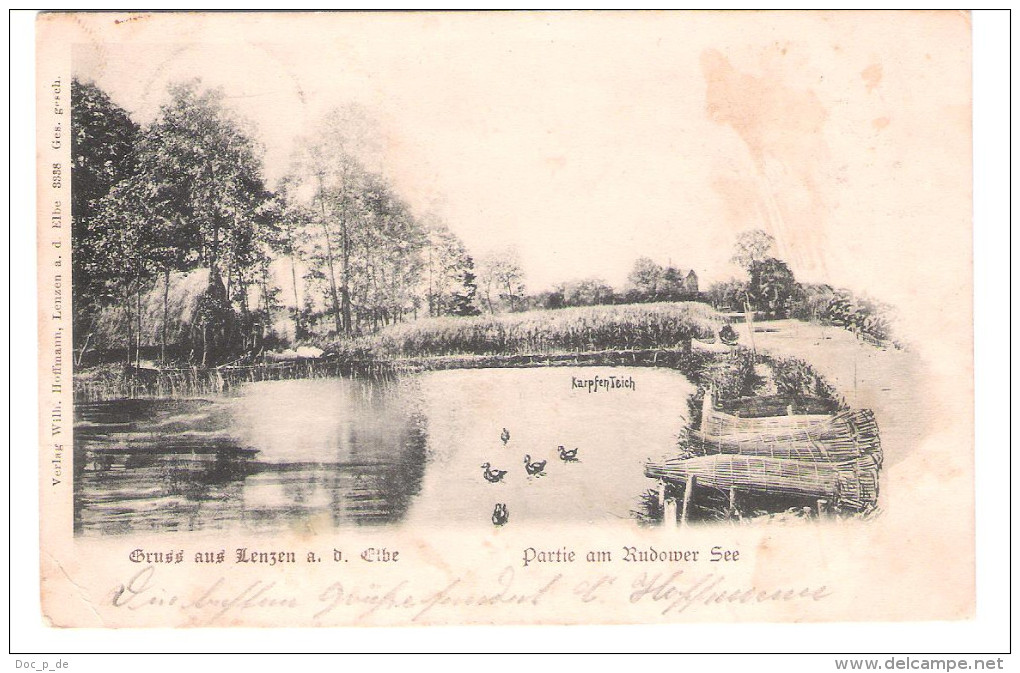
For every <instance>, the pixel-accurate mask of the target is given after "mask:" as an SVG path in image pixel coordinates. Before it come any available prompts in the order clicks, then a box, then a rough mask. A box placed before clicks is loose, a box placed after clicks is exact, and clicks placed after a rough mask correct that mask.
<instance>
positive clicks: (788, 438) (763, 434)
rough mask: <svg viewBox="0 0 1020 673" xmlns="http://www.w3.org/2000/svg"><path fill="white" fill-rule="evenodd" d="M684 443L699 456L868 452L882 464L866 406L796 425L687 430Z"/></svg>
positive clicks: (841, 456) (848, 456) (821, 457)
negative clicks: (755, 429) (739, 430)
mask: <svg viewBox="0 0 1020 673" xmlns="http://www.w3.org/2000/svg"><path fill="white" fill-rule="evenodd" d="M790 418H795V417H790ZM755 420H758V419H755ZM685 444H686V446H687V448H688V450H690V451H691V452H693V453H694V454H695V455H702V456H703V455H711V454H730V455H739V456H768V457H770V458H791V459H796V460H812V461H828V462H842V461H847V460H854V459H857V458H861V457H863V456H870V457H871V458H872V459H873V460H874V461H875V463H876V464H877V465H879V466H881V464H882V442H881V439H880V438H879V433H878V423H877V422H876V421H875V414H874V413H873V412H872V411H871V410H870V409H857V410H854V411H845V412H842V413H839V414H836V415H835V416H830V417H828V419H826V420H823V421H820V422H817V423H814V424H813V425H811V426H809V427H806V428H800V429H797V428H788V429H782V428H780V429H775V430H766V429H763V430H760V431H758V432H742V433H739V434H727V435H722V436H720V435H712V434H705V433H703V432H699V431H697V430H691V431H689V432H688V436H687V439H686V442H685Z"/></svg>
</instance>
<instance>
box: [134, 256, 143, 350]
mask: <svg viewBox="0 0 1020 673" xmlns="http://www.w3.org/2000/svg"><path fill="white" fill-rule="evenodd" d="M135 299H136V301H137V309H138V311H137V316H136V317H137V318H138V329H137V330H136V333H135V341H136V346H135V368H136V369H137V368H138V367H140V366H141V365H142V278H141V275H140V274H139V276H138V281H137V283H136V285H135Z"/></svg>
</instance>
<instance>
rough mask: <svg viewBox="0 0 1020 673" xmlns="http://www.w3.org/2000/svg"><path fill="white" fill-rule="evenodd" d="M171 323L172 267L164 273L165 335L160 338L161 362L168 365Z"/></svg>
mask: <svg viewBox="0 0 1020 673" xmlns="http://www.w3.org/2000/svg"><path fill="white" fill-rule="evenodd" d="M169 321H170V267H167V268H166V269H164V271H163V334H162V335H161V337H160V344H159V361H160V363H162V364H164V365H165V364H166V330H167V327H168V325H167V323H168V322H169Z"/></svg>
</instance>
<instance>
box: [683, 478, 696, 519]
mask: <svg viewBox="0 0 1020 673" xmlns="http://www.w3.org/2000/svg"><path fill="white" fill-rule="evenodd" d="M695 481H697V479H696V478H695V477H694V475H693V474H692V475H691V476H689V477H687V485H686V486H685V487H684V505H683V511H682V512H681V513H680V525H681V526H686V525H687V512H688V511H689V510H690V506H691V492H692V491H693V490H694V483H695Z"/></svg>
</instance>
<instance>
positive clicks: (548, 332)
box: [364, 302, 721, 358]
mask: <svg viewBox="0 0 1020 673" xmlns="http://www.w3.org/2000/svg"><path fill="white" fill-rule="evenodd" d="M720 325H721V323H720V321H719V318H718V316H717V314H716V312H715V310H714V309H712V307H710V306H709V305H707V304H700V303H697V302H671V303H659V304H626V305H617V306H584V307H577V308H565V309H558V310H552V311H526V312H524V313H504V314H498V315H483V316H476V317H472V318H455V317H446V318H428V319H425V320H417V321H415V322H411V323H403V324H399V325H393V326H391V327H388V328H386V329H384V330H382V331H381V332H379V333H378V334H376V335H374V336H372V337H369V338H367V339H365V340H364V344H365V345H366V346H367V347H368V348H369V349H370V350H371V352H372V353H373V354H374V355H375V356H377V357H382V358H420V357H432V356H449V355H534V354H542V353H587V352H597V351H610V350H647V349H672V348H679V347H683V346H684V345H685V344H687V343H688V342H689V341H690V340H691V339H692V338H708V337H712V336H714V335H715V332H716V330H717V329H718V327H719V326H720Z"/></svg>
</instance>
